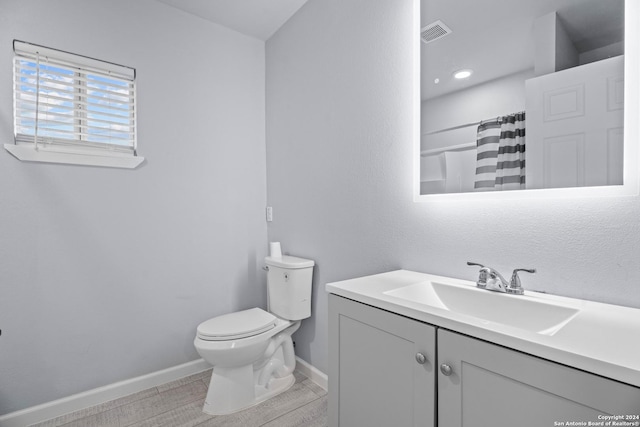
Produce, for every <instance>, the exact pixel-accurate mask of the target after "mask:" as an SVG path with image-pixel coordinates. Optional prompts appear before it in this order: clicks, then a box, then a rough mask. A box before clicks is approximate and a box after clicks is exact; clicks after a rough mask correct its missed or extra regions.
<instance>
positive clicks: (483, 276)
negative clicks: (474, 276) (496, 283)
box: [467, 261, 489, 289]
mask: <svg viewBox="0 0 640 427" xmlns="http://www.w3.org/2000/svg"><path fill="white" fill-rule="evenodd" d="M467 265H476V266H478V267H480V274H479V275H478V281H477V282H476V286H477V287H479V288H483V289H484V288H486V287H487V275H488V274H487V273H488V271H489V269H488V268H486V267H485V266H484V265H482V264H478V263H477V262H471V261H467Z"/></svg>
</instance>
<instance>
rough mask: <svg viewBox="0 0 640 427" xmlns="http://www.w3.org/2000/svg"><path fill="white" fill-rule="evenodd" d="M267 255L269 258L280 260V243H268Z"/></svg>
mask: <svg viewBox="0 0 640 427" xmlns="http://www.w3.org/2000/svg"><path fill="white" fill-rule="evenodd" d="M269 253H270V254H271V258H282V249H281V248H280V242H271V243H269Z"/></svg>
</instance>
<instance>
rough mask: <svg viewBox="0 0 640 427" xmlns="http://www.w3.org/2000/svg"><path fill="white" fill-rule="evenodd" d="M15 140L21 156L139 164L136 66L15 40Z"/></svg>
mask: <svg viewBox="0 0 640 427" xmlns="http://www.w3.org/2000/svg"><path fill="white" fill-rule="evenodd" d="M14 52H15V56H14V90H13V93H14V133H15V144H5V148H6V149H7V150H8V151H9V152H11V153H12V154H14V155H15V156H16V157H18V158H20V159H21V160H31V161H45V162H56V163H75V164H92V165H99V166H114V167H136V166H137V165H138V164H140V163H141V162H142V161H143V160H144V159H143V158H141V157H138V155H137V152H136V150H137V147H136V115H137V111H136V87H135V83H136V82H135V70H134V69H132V68H129V67H124V66H120V65H116V64H111V63H108V62H104V61H99V60H96V59H92V58H87V57H84V56H79V55H74V54H71V53H67V52H63V51H59V50H55V49H51V48H46V47H43V46H37V45H33V44H29V43H24V42H20V41H17V40H15V41H14Z"/></svg>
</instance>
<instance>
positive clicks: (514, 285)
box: [507, 268, 536, 295]
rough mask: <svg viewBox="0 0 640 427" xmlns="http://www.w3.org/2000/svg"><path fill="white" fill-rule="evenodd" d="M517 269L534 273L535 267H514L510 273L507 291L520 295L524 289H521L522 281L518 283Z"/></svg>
mask: <svg viewBox="0 0 640 427" xmlns="http://www.w3.org/2000/svg"><path fill="white" fill-rule="evenodd" d="M518 271H524V272H527V273H535V272H536V269H535V268H516V269H515V270H513V274H512V275H511V281H510V282H509V287H508V288H507V292H509V293H512V294H518V295H522V294H523V293H524V289H522V283H520V276H518Z"/></svg>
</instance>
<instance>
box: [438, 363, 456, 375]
mask: <svg viewBox="0 0 640 427" xmlns="http://www.w3.org/2000/svg"><path fill="white" fill-rule="evenodd" d="M440 372H442V375H444V376H445V377H448V376H449V375H451V374H452V373H453V369H451V366H449V365H447V364H446V363H443V364H442V365H440Z"/></svg>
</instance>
